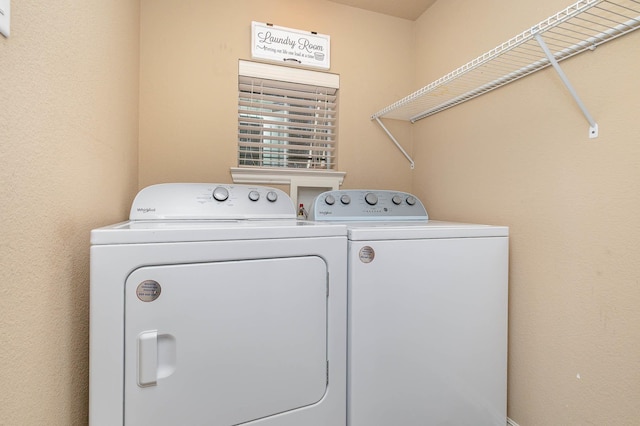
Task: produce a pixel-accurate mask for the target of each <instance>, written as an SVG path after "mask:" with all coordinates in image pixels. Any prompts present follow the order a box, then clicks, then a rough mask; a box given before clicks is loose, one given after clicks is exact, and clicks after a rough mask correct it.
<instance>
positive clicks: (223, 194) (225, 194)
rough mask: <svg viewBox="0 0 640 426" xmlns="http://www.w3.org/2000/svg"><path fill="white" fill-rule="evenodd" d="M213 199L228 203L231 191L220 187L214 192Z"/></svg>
mask: <svg viewBox="0 0 640 426" xmlns="http://www.w3.org/2000/svg"><path fill="white" fill-rule="evenodd" d="M213 198H215V199H216V200H217V201H226V200H227V198H229V190H228V189H227V188H223V187H222V186H219V187H217V188H216V189H214V190H213Z"/></svg>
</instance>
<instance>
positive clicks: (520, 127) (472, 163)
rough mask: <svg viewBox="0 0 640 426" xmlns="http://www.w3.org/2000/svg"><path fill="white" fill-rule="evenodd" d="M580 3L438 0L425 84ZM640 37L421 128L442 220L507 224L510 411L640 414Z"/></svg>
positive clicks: (524, 424) (530, 416)
mask: <svg viewBox="0 0 640 426" xmlns="http://www.w3.org/2000/svg"><path fill="white" fill-rule="evenodd" d="M567 5H568V3H567V2H565V1H564V0H541V1H538V2H511V1H508V0H494V1H490V2H478V1H473V0H447V1H440V2H437V3H436V4H435V6H433V7H432V8H431V9H429V10H428V12H427V13H426V14H424V15H423V16H422V17H421V18H420V19H419V21H418V22H417V25H416V34H417V40H418V42H417V71H418V74H417V75H419V76H420V77H419V78H420V81H418V82H417V83H418V87H419V86H421V85H425V84H427V83H429V82H430V81H432V80H435V79H436V78H438V77H440V76H442V75H444V74H445V73H447V72H448V71H451V70H453V69H455V68H457V67H458V66H460V65H462V64H464V63H466V62H467V61H469V60H471V59H473V58H475V57H476V56H478V55H480V54H481V53H484V52H485V51H488V50H489V49H491V48H493V47H494V46H496V45H497V44H498V43H501V42H503V41H506V40H507V39H508V38H510V37H512V36H515V35H516V34H518V33H520V32H521V31H523V30H524V29H526V28H528V27H530V26H532V25H533V24H536V23H537V22H539V21H540V20H542V19H544V18H546V17H547V16H549V15H551V14H552V13H555V12H556V11H559V10H560V9H562V8H564V7H566V6H567ZM639 46H640V32H636V33H632V34H630V35H627V36H625V37H623V38H621V39H619V40H615V41H613V42H610V43H608V44H606V45H603V46H600V47H598V48H597V50H596V51H595V52H588V53H584V54H582V55H580V56H578V57H575V58H573V59H570V60H568V61H565V62H563V63H562V67H563V69H564V70H565V72H566V73H567V75H568V76H569V79H570V80H571V82H572V83H573V85H574V86H575V87H576V89H577V91H578V93H579V94H580V96H581V97H582V99H583V101H584V103H585V104H586V105H587V107H588V108H589V110H590V112H591V114H592V115H593V116H594V117H595V119H596V121H597V122H598V124H599V126H600V137H599V138H597V139H589V138H588V137H587V132H588V124H587V122H586V120H585V119H584V117H583V116H582V115H581V113H580V111H579V109H578V108H577V107H576V106H575V104H574V103H573V100H572V99H571V98H570V97H569V95H568V92H567V91H566V90H565V88H564V86H562V84H561V82H560V80H559V78H558V76H557V74H556V73H555V71H553V70H552V69H549V70H545V71H541V72H539V73H537V74H535V75H532V76H529V77H527V78H525V79H522V80H520V81H518V82H515V83H512V84H511V85H509V86H507V87H504V88H501V89H498V90H497V91H495V92H493V93H489V94H487V95H484V96H482V97H480V98H477V99H475V100H473V101H471V102H468V103H466V104H464V105H461V106H458V107H456V108H453V109H450V110H448V111H445V112H443V113H440V114H438V115H436V116H433V117H430V118H427V119H424V120H422V121H420V122H419V123H417V124H416V125H414V132H415V134H414V143H415V147H414V152H415V157H416V164H417V165H416V170H415V175H414V180H413V188H414V190H415V191H416V192H417V193H418V195H419V196H420V197H421V198H423V200H424V201H425V202H426V205H427V206H428V208H429V210H430V213H431V215H432V217H434V218H439V219H453V220H460V221H472V222H486V223H495V224H503V225H509V226H510V227H511V261H510V268H511V272H510V307H509V308H510V323H509V324H510V332H509V338H510V344H509V401H508V404H509V416H510V417H511V418H512V419H513V420H515V421H516V422H517V423H518V424H519V425H520V426H548V425H563V426H571V425H575V426H583V425H637V424H639V423H640V404H639V401H640V309H639V306H640V282H639V279H638V277H640V262H638V259H640V221H638V211H640V191H639V190H638V186H639V185H640V143H639V142H640V121H639V120H638V117H639V113H640V97H639V96H638V93H640V79H639V78H638V75H640V54H639V52H640V51H639Z"/></svg>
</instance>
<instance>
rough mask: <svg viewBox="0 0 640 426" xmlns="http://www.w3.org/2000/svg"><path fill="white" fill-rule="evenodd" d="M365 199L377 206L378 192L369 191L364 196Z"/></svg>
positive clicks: (371, 204)
mask: <svg viewBox="0 0 640 426" xmlns="http://www.w3.org/2000/svg"><path fill="white" fill-rule="evenodd" d="M364 200H365V201H366V202H367V204H369V205H370V206H375V205H376V204H378V196H377V195H376V194H374V193H373V192H369V193H368V194H367V195H365V196H364Z"/></svg>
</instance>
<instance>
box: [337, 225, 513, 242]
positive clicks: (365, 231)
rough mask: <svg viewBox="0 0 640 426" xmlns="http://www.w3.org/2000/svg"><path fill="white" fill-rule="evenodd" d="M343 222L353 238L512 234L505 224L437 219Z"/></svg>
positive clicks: (381, 238)
mask: <svg viewBox="0 0 640 426" xmlns="http://www.w3.org/2000/svg"><path fill="white" fill-rule="evenodd" d="M344 223H345V224H346V225H347V228H348V231H347V235H348V238H349V239H350V240H352V241H373V240H419V239H435V238H478V237H507V236H509V228H508V227H506V226H493V225H478V224H470V223H457V222H443V221H437V220H425V221H410V222H350V223H347V222H344Z"/></svg>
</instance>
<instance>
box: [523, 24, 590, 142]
mask: <svg viewBox="0 0 640 426" xmlns="http://www.w3.org/2000/svg"><path fill="white" fill-rule="evenodd" d="M535 38H536V41H537V42H538V44H539V45H540V47H541V48H542V50H543V51H544V54H545V55H547V59H549V62H551V65H553V68H555V70H556V72H557V73H558V75H559V76H560V79H561V80H562V82H563V83H564V85H565V86H566V88H567V90H569V93H570V94H571V96H572V97H573V100H574V101H576V103H577V104H578V107H579V108H580V110H582V113H583V114H584V116H585V118H586V119H587V121H588V122H589V126H590V127H589V138H592V139H593V138H597V137H598V124H597V123H596V122H595V120H594V119H593V117H592V116H591V114H589V111H588V110H587V107H586V106H585V105H584V103H583V102H582V100H581V99H580V97H579V96H578V93H577V92H576V90H575V89H574V88H573V86H572V85H571V82H570V81H569V78H567V75H566V74H565V73H564V71H563V70H562V68H561V67H560V64H558V61H557V60H556V58H555V56H553V54H552V53H551V51H550V50H549V47H548V46H547V44H546V43H545V42H544V40H543V39H542V37H541V36H540V34H539V33H538V34H536V35H535Z"/></svg>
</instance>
